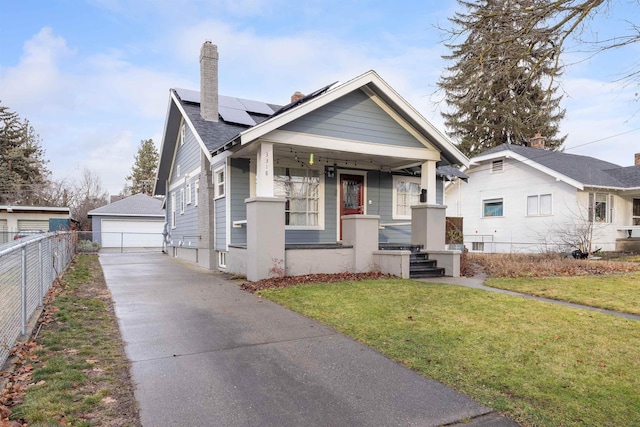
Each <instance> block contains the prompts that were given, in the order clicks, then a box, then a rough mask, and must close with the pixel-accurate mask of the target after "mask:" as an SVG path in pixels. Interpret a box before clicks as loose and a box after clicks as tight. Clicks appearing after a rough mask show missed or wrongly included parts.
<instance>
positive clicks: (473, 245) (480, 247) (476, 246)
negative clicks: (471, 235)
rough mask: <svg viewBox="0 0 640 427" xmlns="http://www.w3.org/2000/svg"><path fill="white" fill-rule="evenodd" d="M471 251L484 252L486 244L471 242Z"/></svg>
mask: <svg viewBox="0 0 640 427" xmlns="http://www.w3.org/2000/svg"><path fill="white" fill-rule="evenodd" d="M471 250H472V251H478V252H484V242H471Z"/></svg>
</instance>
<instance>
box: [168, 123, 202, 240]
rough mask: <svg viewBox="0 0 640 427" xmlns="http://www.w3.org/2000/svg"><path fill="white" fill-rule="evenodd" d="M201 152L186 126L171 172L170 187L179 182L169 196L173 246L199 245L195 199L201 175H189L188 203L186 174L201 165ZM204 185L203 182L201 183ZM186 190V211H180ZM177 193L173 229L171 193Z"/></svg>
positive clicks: (169, 221)
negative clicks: (182, 195)
mask: <svg viewBox="0 0 640 427" xmlns="http://www.w3.org/2000/svg"><path fill="white" fill-rule="evenodd" d="M200 152H201V148H200V145H199V144H198V141H197V140H196V138H195V136H194V135H193V134H192V133H191V131H190V130H189V128H188V127H187V128H186V132H185V141H184V144H183V145H180V144H179V143H178V145H177V152H176V155H175V161H174V164H173V171H172V174H171V182H170V183H169V188H172V186H173V184H174V183H178V185H177V186H175V187H173V189H171V190H169V191H168V198H167V203H166V206H167V218H168V223H169V227H168V231H169V233H170V240H171V241H172V243H171V244H172V245H173V246H179V245H180V242H183V245H184V247H191V248H195V247H197V246H198V241H199V230H198V207H197V206H195V205H194V200H195V186H194V184H195V181H196V180H197V179H199V178H200V175H189V180H188V181H189V182H190V183H191V203H189V204H187V200H188V197H187V190H188V186H187V181H186V180H185V178H186V175H187V174H188V173H189V172H191V171H192V170H194V169H197V168H198V167H199V166H200ZM178 165H180V176H178V174H177V167H178ZM201 185H202V184H201ZM181 189H183V190H184V192H185V196H184V197H185V205H184V213H183V214H181V213H180V190H181ZM172 193H175V194H176V228H174V229H171V208H172V206H171V194H172Z"/></svg>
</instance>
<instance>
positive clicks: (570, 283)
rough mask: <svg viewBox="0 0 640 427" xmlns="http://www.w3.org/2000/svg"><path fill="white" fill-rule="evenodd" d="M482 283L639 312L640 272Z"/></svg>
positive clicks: (496, 280)
mask: <svg viewBox="0 0 640 427" xmlns="http://www.w3.org/2000/svg"><path fill="white" fill-rule="evenodd" d="M485 285H487V286H491V287H494V288H499V289H508V290H510V291H515V292H521V293H525V294H529V295H536V296H540V297H545V298H551V299H557V300H562V301H569V302H573V303H576V304H582V305H588V306H592V307H598V308H605V309H607V310H615V311H621V312H624V313H631V314H639V315H640V274H638V273H632V274H618V275H606V276H577V277H576V276H572V277H535V278H533V277H532V278H526V279H525V278H518V279H507V278H495V279H487V280H486V281H485Z"/></svg>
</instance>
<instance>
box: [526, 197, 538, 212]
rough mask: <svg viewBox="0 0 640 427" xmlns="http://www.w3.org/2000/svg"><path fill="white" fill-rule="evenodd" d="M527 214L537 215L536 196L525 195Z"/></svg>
mask: <svg viewBox="0 0 640 427" xmlns="http://www.w3.org/2000/svg"><path fill="white" fill-rule="evenodd" d="M527 215H529V216H533V215H538V196H529V197H527Z"/></svg>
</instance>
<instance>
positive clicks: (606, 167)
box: [482, 144, 640, 188]
mask: <svg viewBox="0 0 640 427" xmlns="http://www.w3.org/2000/svg"><path fill="white" fill-rule="evenodd" d="M502 151H512V152H514V153H516V154H519V155H521V156H523V157H526V158H527V159H530V160H532V161H534V162H536V163H538V164H540V165H542V166H545V167H547V168H549V169H551V170H554V171H556V172H558V173H560V174H562V175H565V176H567V177H569V178H571V179H574V180H576V181H578V182H581V183H582V184H584V185H590V186H598V187H619V188H630V187H638V186H640V166H630V167H622V166H619V165H616V164H615V163H610V162H606V161H604V160H600V159H596V158H593V157H589V156H580V155H577V154H567V153H562V152H558V151H550V150H541V149H538V148H530V147H524V146H521V145H511V144H502V145H499V146H497V147H494V148H492V149H490V150H487V151H485V152H483V153H482V156H484V155H486V154H494V153H499V152H502Z"/></svg>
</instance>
